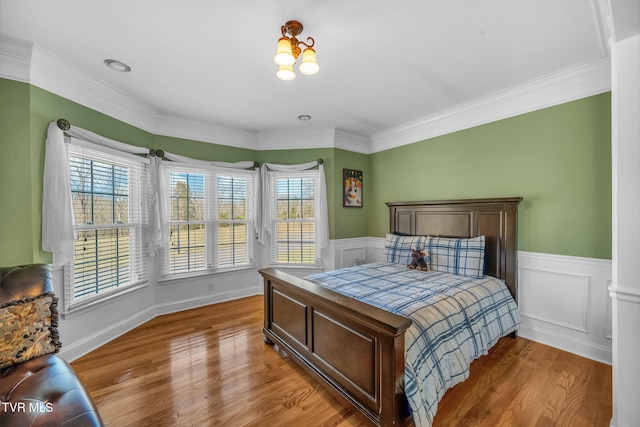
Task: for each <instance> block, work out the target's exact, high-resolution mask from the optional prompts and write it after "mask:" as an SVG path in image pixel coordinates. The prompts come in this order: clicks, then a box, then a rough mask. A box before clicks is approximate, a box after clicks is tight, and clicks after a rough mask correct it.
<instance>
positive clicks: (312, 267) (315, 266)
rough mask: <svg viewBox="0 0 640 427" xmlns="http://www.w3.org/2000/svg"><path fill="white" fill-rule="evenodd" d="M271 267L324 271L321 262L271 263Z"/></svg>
mask: <svg viewBox="0 0 640 427" xmlns="http://www.w3.org/2000/svg"><path fill="white" fill-rule="evenodd" d="M269 267H273V268H282V269H285V268H286V269H290V270H319V271H322V270H323V267H322V265H320V264H275V263H272V264H269Z"/></svg>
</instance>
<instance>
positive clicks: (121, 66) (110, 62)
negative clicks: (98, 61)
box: [104, 59, 131, 73]
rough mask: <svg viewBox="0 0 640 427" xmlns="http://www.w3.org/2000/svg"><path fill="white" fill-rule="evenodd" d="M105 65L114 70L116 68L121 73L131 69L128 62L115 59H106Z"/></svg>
mask: <svg viewBox="0 0 640 427" xmlns="http://www.w3.org/2000/svg"><path fill="white" fill-rule="evenodd" d="M104 65H106V66H107V67H109V68H111V69H112V70H116V71H119V72H121V73H128V72H129V71H131V67H129V66H128V65H127V64H125V63H124V62H120V61H118V60H115V59H105V60H104Z"/></svg>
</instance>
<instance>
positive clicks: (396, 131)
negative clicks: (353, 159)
mask: <svg viewBox="0 0 640 427" xmlns="http://www.w3.org/2000/svg"><path fill="white" fill-rule="evenodd" d="M610 90H611V61H610V59H609V58H608V57H606V58H603V59H601V60H599V61H595V62H591V63H588V64H584V65H579V66H576V67H572V68H569V69H566V70H564V71H561V72H558V73H554V74H550V75H548V76H545V77H543V78H540V79H537V80H533V81H531V82H528V83H525V84H522V85H518V86H514V87H512V88H509V89H507V90H503V91H500V92H496V93H494V94H491V95H489V96H486V97H482V98H478V99H475V100H473V101H470V102H467V103H464V104H460V105H458V106H456V107H454V108H450V109H447V110H444V111H440V112H438V113H436V114H432V115H430V116H427V117H423V118H421V119H418V120H414V121H411V122H407V123H405V124H403V125H401V126H395V127H392V128H389V129H386V130H384V131H382V132H378V133H376V134H374V135H372V136H371V151H372V152H373V153H376V152H379V151H384V150H388V149H391V148H395V147H400V146H403V145H407V144H411V143H413V142H418V141H423V140H425V139H430V138H435V137H437V136H441V135H445V134H448V133H452V132H456V131H459V130H463V129H468V128H471V127H474V126H479V125H482V124H486V123H490V122H494V121H497V120H502V119H506V118H509V117H513V116H517V115H520V114H524V113H528V112H531V111H535V110H540V109H543V108H547V107H551V106H554V105H559V104H563V103H566V102H570V101H575V100H576V99H580V98H586V97H588V96H592V95H597V94H600V93H604V92H608V91H610Z"/></svg>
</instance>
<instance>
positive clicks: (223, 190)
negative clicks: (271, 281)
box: [215, 172, 256, 268]
mask: <svg viewBox="0 0 640 427" xmlns="http://www.w3.org/2000/svg"><path fill="white" fill-rule="evenodd" d="M216 183H217V186H216V199H215V201H216V203H215V215H216V218H215V222H216V242H217V245H216V246H217V257H216V267H220V268H223V267H238V266H243V265H248V264H251V263H253V242H254V240H255V237H254V225H253V224H254V215H255V213H254V212H253V198H254V197H255V186H256V185H255V174H245V173H242V172H232V173H229V172H224V173H216Z"/></svg>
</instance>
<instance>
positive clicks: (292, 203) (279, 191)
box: [271, 171, 319, 264]
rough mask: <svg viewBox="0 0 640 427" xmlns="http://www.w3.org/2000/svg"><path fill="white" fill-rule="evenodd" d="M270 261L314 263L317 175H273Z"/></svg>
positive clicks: (309, 172)
mask: <svg viewBox="0 0 640 427" xmlns="http://www.w3.org/2000/svg"><path fill="white" fill-rule="evenodd" d="M271 181H272V185H273V186H274V187H273V194H275V197H274V203H272V206H271V207H272V209H273V212H272V216H271V217H272V218H274V222H275V223H274V227H273V230H274V233H273V236H272V246H271V261H272V262H274V263H277V264H282V263H285V264H317V263H318V262H319V261H318V254H319V250H318V248H317V212H318V197H317V194H318V187H317V186H318V172H317V171H302V172H273V173H272V175H271Z"/></svg>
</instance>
